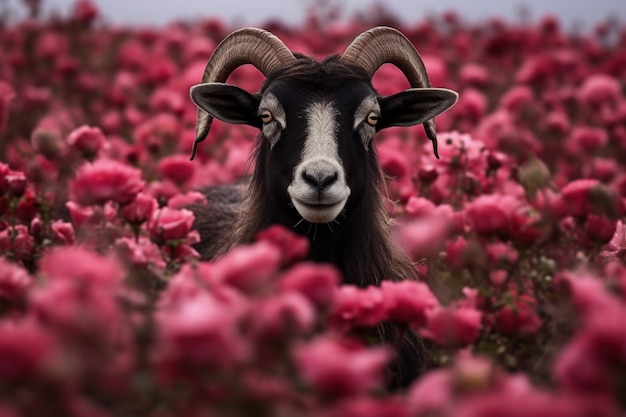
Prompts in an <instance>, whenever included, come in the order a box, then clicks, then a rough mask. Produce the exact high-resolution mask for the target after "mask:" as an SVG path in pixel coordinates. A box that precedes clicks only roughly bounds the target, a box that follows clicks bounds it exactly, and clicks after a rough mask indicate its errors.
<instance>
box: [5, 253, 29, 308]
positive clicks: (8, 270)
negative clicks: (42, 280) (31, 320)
mask: <svg viewBox="0 0 626 417" xmlns="http://www.w3.org/2000/svg"><path fill="white" fill-rule="evenodd" d="M32 284H33V278H32V277H31V276H30V275H29V274H28V272H26V271H25V270H24V269H22V268H21V267H19V266H17V265H15V264H13V263H11V262H9V261H7V260H6V259H5V258H2V257H0V298H2V299H4V300H8V301H10V302H11V301H17V300H20V299H22V298H23V297H24V296H25V295H26V291H27V290H28V289H29V288H30V287H31V285H32Z"/></svg>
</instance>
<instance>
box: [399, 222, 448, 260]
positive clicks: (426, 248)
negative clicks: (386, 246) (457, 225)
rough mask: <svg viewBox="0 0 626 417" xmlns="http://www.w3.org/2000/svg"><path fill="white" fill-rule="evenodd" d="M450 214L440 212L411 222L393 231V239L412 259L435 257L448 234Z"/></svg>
mask: <svg viewBox="0 0 626 417" xmlns="http://www.w3.org/2000/svg"><path fill="white" fill-rule="evenodd" d="M451 214H452V213H446V212H445V210H441V211H437V212H435V213H433V214H432V215H429V216H425V217H422V218H419V219H414V220H411V221H410V222H408V223H406V224H403V225H401V226H400V227H398V228H397V229H396V230H395V231H394V234H395V238H396V240H397V241H398V243H399V245H400V247H401V248H403V249H404V251H405V252H406V253H408V254H409V255H410V256H411V257H412V258H413V259H421V258H427V257H431V256H435V255H436V254H437V252H438V251H439V250H441V249H442V247H443V244H444V242H445V240H446V238H447V237H448V235H449V233H450V230H451V226H452V223H451Z"/></svg>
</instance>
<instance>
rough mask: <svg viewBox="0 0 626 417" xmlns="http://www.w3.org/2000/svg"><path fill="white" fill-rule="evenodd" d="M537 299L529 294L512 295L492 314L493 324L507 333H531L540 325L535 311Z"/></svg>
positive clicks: (500, 330)
mask: <svg viewBox="0 0 626 417" xmlns="http://www.w3.org/2000/svg"><path fill="white" fill-rule="evenodd" d="M536 307H537V300H535V298H534V297H533V296H532V295H530V294H521V295H517V296H514V299H513V301H512V302H510V303H508V304H507V305H505V306H504V307H502V308H501V309H500V310H498V311H497V312H496V313H495V315H494V320H495V326H496V329H497V330H498V331H499V332H502V333H503V334H507V335H516V334H533V333H536V332H537V330H539V328H540V327H541V324H542V322H541V319H540V318H539V316H538V315H537V312H536Z"/></svg>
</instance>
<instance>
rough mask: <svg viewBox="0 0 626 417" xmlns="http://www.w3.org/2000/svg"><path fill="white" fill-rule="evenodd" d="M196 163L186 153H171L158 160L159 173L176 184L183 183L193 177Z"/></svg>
mask: <svg viewBox="0 0 626 417" xmlns="http://www.w3.org/2000/svg"><path fill="white" fill-rule="evenodd" d="M195 168H196V165H195V164H194V163H193V162H192V161H190V160H189V157H187V156H186V155H171V156H168V157H165V158H163V159H161V161H159V172H160V173H161V175H162V176H163V177H165V178H167V179H169V180H170V181H172V182H174V183H175V184H177V185H179V186H180V185H184V184H186V183H187V182H189V180H191V177H193V175H194V172H195Z"/></svg>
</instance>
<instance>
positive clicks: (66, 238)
mask: <svg viewBox="0 0 626 417" xmlns="http://www.w3.org/2000/svg"><path fill="white" fill-rule="evenodd" d="M50 228H51V229H52V233H53V234H54V236H53V239H54V241H55V242H56V243H58V244H61V245H73V244H74V242H75V241H76V236H75V234H74V227H73V226H72V224H71V223H68V222H64V221H63V220H55V221H53V222H52V223H51V225H50Z"/></svg>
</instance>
